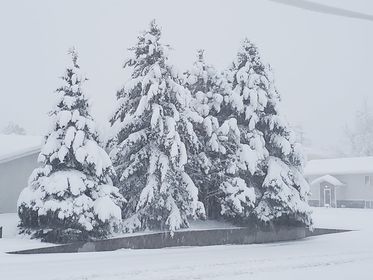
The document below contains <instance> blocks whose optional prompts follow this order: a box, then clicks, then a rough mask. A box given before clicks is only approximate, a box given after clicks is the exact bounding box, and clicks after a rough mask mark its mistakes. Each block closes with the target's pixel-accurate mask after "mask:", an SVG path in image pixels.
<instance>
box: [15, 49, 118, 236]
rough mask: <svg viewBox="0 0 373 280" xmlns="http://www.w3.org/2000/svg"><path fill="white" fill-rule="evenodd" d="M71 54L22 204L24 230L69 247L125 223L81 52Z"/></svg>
mask: <svg viewBox="0 0 373 280" xmlns="http://www.w3.org/2000/svg"><path fill="white" fill-rule="evenodd" d="M69 53H70V54H71V56H72V64H71V65H69V66H68V67H67V69H66V72H65V74H64V76H63V77H62V80H63V82H64V84H63V86H62V87H60V88H58V89H57V94H58V95H59V98H58V102H57V104H56V106H55V108H54V110H53V111H52V112H51V117H52V119H53V121H52V125H51V130H50V132H49V133H48V135H47V136H46V138H45V143H44V146H43V147H42V150H41V152H40V155H39V159H38V160H39V161H40V163H42V167H40V168H37V169H35V170H34V172H33V173H32V175H31V176H30V179H29V184H28V186H27V187H26V188H25V189H24V190H23V191H22V193H21V195H20V197H19V200H18V214H19V217H20V228H21V230H22V231H23V232H26V233H29V234H32V235H33V236H34V237H36V238H41V239H43V240H45V241H50V242H58V243H60V242H61V243H64V242H68V241H73V240H88V239H92V238H100V237H105V236H107V235H108V234H110V233H111V231H112V230H113V229H114V228H115V227H116V226H117V225H118V223H120V222H121V204H122V203H123V197H122V196H121V195H120V193H119V190H118V189H117V188H115V187H113V186H112V181H111V177H112V176H113V175H114V172H115V171H114V169H113V167H112V163H111V161H110V158H109V156H108V155H107V153H106V152H105V151H104V150H103V149H102V148H101V147H100V145H99V139H98V133H97V131H96V128H95V123H94V120H93V119H92V117H91V115H90V113H89V105H88V100H87V99H86V97H85V96H84V94H83V92H82V83H83V82H84V81H85V80H86V79H85V78H84V77H83V76H82V75H81V74H80V73H79V72H80V71H79V70H80V69H79V66H78V64H77V58H78V57H77V53H76V52H75V50H74V49H72V50H70V51H69Z"/></svg>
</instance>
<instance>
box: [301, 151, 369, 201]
mask: <svg viewBox="0 0 373 280" xmlns="http://www.w3.org/2000/svg"><path fill="white" fill-rule="evenodd" d="M304 175H305V177H306V180H307V181H308V183H309V184H310V188H311V197H310V199H309V204H310V205H311V206H321V207H325V206H326V207H348V208H373V157H356V158H334V159H315V160H310V161H309V162H308V163H307V165H306V168H305V170H304Z"/></svg>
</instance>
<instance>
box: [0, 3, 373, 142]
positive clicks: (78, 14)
mask: <svg viewBox="0 0 373 280" xmlns="http://www.w3.org/2000/svg"><path fill="white" fill-rule="evenodd" d="M278 2H286V1H265V0H250V1H248V0H236V1H217V0H204V1H197V0H192V1H172V0H168V1H166V0H164V1H136V2H135V1H119V0H118V1H114V0H109V1H92V0H90V1H88V0H86V1H70V0H69V1H41V0H34V1H17V0H15V1H6V2H5V1H4V2H3V3H2V7H1V9H0V34H1V44H0V77H1V78H0V82H1V87H0V98H1V99H0V127H4V126H6V124H7V123H9V122H11V121H14V122H15V123H18V124H19V125H21V126H22V127H24V128H25V129H26V130H27V131H28V132H29V133H31V134H37V135H41V134H44V133H45V130H46V129H47V127H48V116H47V112H48V111H49V110H50V109H51V106H52V105H53V103H54V100H55V95H54V94H53V92H54V90H55V89H56V88H57V87H58V86H59V85H60V84H61V82H60V81H59V79H58V77H59V76H61V75H62V73H63V71H64V69H65V66H66V62H67V59H68V56H67V55H66V52H67V49H68V48H69V47H71V46H75V47H76V48H77V50H78V52H79V54H80V65H81V68H82V70H83V72H85V73H86V75H87V76H88V78H89V81H88V82H87V83H86V86H85V93H86V94H87V96H88V97H90V99H91V103H92V113H93V115H94V116H95V118H96V120H97V122H98V123H99V125H100V126H101V128H100V129H101V130H103V131H105V130H107V129H108V119H109V117H110V115H111V113H112V112H113V108H114V104H115V100H116V99H115V94H116V90H117V89H119V88H120V87H121V85H122V84H123V83H124V81H125V79H126V73H125V71H123V69H122V65H123V61H124V59H125V57H126V55H127V51H126V49H127V48H129V47H131V46H132V45H133V44H134V42H135V41H136V37H137V35H138V33H139V32H140V31H142V30H144V29H145V28H147V26H148V24H149V22H150V21H151V20H152V19H153V18H155V19H156V20H157V22H158V24H159V25H160V26H162V29H163V42H164V43H169V44H171V45H172V47H173V51H172V52H171V53H170V59H171V61H172V63H174V64H175V65H177V66H178V67H179V68H180V70H181V71H183V70H185V69H187V68H189V67H190V66H191V64H192V63H193V62H194V60H195V59H196V50H197V49H199V48H204V49H205V54H206V59H207V60H208V62H209V63H211V64H214V65H215V66H216V67H217V68H219V69H221V70H223V69H224V68H226V67H228V66H229V64H230V63H231V61H232V60H233V59H234V57H235V55H236V53H237V50H238V48H239V46H240V43H241V41H242V40H243V39H244V38H245V37H248V38H249V39H250V40H252V41H253V42H255V43H256V44H257V45H258V47H259V49H260V51H261V53H262V57H263V58H264V60H265V61H266V62H268V63H270V64H271V65H272V68H273V69H274V73H275V78H276V85H277V88H278V90H279V91H280V93H281V95H282V109H283V113H284V114H285V115H286V117H287V119H288V121H289V122H290V124H291V125H293V126H298V127H301V128H302V130H303V132H304V135H305V137H307V138H309V141H310V142H311V143H312V145H313V146H315V147H329V148H335V147H336V146H337V145H342V146H339V149H343V144H340V143H341V141H340V140H341V138H342V137H343V132H344V131H343V129H344V127H345V125H346V124H347V123H351V121H352V120H353V119H354V116H355V112H356V110H358V109H359V108H361V107H362V105H363V104H364V103H373V85H372V83H371V80H372V78H373V71H372V67H373V36H372V34H373V22H371V21H368V20H359V19H353V18H345V17H341V16H334V15H330V14H324V13H317V12H312V11H309V10H305V9H299V8H294V7H292V6H289V5H284V4H282V3H278ZM287 2H294V1H287ZM313 2H316V1H313ZM319 3H321V1H320V0H319ZM322 3H323V4H327V5H332V6H336V7H339V8H341V9H350V10H353V11H355V12H358V13H359V12H360V13H366V14H373V2H372V1H370V0H355V1H351V0H324V1H322Z"/></svg>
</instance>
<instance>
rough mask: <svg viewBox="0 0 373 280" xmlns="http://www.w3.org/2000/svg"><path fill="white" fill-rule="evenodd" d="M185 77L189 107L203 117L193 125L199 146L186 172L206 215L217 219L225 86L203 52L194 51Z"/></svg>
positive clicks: (223, 174)
mask: <svg viewBox="0 0 373 280" xmlns="http://www.w3.org/2000/svg"><path fill="white" fill-rule="evenodd" d="M185 77H186V79H185V80H186V81H185V84H186V86H187V87H188V89H189V90H190V92H191V94H192V98H193V101H192V102H191V105H192V106H191V107H192V109H193V110H194V111H195V112H197V113H198V114H199V115H200V116H201V117H202V118H203V122H197V123H194V127H195V131H196V134H197V136H198V138H199V141H200V143H201V145H200V149H199V150H198V151H197V153H195V154H188V164H187V165H186V170H187V172H188V174H189V175H190V176H191V178H192V180H193V182H194V183H195V184H196V186H197V187H198V190H199V197H200V200H201V201H202V202H203V203H204V205H205V209H206V214H207V216H208V217H210V218H217V217H218V216H219V214H220V211H221V209H220V203H219V199H220V195H221V190H220V188H219V186H221V185H222V184H223V182H224V181H226V180H227V179H228V178H227V174H226V172H225V170H226V168H227V164H226V163H227V160H226V159H225V157H226V147H225V145H226V144H227V141H226V136H224V137H223V139H221V137H220V136H221V135H220V124H221V123H222V122H223V121H224V120H225V119H227V116H226V115H225V113H226V112H228V111H227V110H226V109H225V106H226V105H227V103H226V102H224V96H225V94H226V93H227V92H228V91H229V90H227V88H228V87H229V85H228V83H227V82H225V79H224V77H223V76H222V75H221V74H220V73H218V72H217V71H216V69H215V68H214V67H213V66H212V65H210V64H207V63H206V61H205V59H204V50H198V52H197V61H195V62H194V64H193V67H192V69H190V70H189V71H188V72H186V73H185Z"/></svg>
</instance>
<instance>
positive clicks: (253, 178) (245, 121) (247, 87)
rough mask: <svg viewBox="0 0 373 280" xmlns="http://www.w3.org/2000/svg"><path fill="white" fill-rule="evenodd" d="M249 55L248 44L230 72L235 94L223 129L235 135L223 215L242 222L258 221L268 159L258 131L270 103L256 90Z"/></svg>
mask: <svg viewBox="0 0 373 280" xmlns="http://www.w3.org/2000/svg"><path fill="white" fill-rule="evenodd" d="M249 52H250V50H249V49H248V48H247V40H245V41H244V42H243V44H242V46H241V49H240V50H239V52H238V54H237V57H236V59H235V61H234V62H233V63H232V66H231V67H230V69H229V70H228V71H227V72H226V77H227V80H228V81H229V83H230V84H231V90H230V92H229V94H228V95H227V96H226V97H225V99H227V102H229V104H230V108H229V109H228V111H229V112H225V115H226V116H227V117H226V120H225V121H224V122H223V123H222V124H221V127H220V129H219V130H220V133H221V134H222V135H227V136H228V135H231V139H232V141H230V142H229V143H231V146H230V149H227V151H228V152H227V160H228V161H229V163H228V166H227V170H226V171H227V173H228V174H230V175H231V181H230V182H225V183H223V184H222V185H221V190H222V191H223V198H222V199H221V207H222V214H223V215H225V216H228V217H232V218H234V219H235V220H236V221H238V222H243V221H248V220H251V219H256V216H255V212H254V208H255V205H256V202H257V200H256V199H257V197H258V196H260V194H261V190H260V189H261V183H262V178H261V176H262V166H263V164H264V161H265V159H266V158H267V156H268V152H267V150H266V149H265V141H264V136H263V133H262V132H261V131H259V130H258V129H257V123H258V121H259V116H260V113H261V112H262V111H263V110H264V108H265V106H266V103H267V100H266V96H265V94H263V93H262V92H258V91H257V90H256V88H254V87H253V74H254V70H253V69H252V67H251V65H252V62H251V55H250V53H249ZM232 136H234V137H232Z"/></svg>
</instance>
